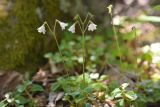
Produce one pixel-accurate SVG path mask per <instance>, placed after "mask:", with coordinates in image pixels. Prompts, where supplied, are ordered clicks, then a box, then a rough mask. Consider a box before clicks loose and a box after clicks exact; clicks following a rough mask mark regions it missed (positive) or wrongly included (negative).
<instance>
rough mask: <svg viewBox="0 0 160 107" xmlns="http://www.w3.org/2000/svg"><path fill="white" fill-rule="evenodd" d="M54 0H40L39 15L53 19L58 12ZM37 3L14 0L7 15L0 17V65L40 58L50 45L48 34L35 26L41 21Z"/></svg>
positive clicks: (15, 66)
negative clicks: (42, 32) (44, 34)
mask: <svg viewBox="0 0 160 107" xmlns="http://www.w3.org/2000/svg"><path fill="white" fill-rule="evenodd" d="M57 3H58V1H57V0H43V1H42V5H41V8H42V10H43V12H44V13H42V15H43V16H44V19H46V20H47V21H49V22H50V23H53V20H54V19H55V18H56V16H60V11H59V10H58V7H57V6H58V5H57ZM39 5H40V3H39V1H38V0H14V3H13V7H12V9H11V10H10V12H9V15H8V16H6V17H5V18H1V19H3V20H0V27H1V29H0V69H5V70H6V69H7V70H10V69H19V68H20V67H26V68H27V67H30V65H36V64H37V63H39V62H41V61H42V58H43V54H44V53H45V52H47V51H48V50H52V49H53V48H50V47H48V46H50V45H49V43H50V42H48V41H49V38H50V37H46V36H43V35H41V34H39V33H37V30H36V29H37V27H39V26H40V25H41V24H42V22H43V20H40V19H39V17H38V14H37V12H36V10H37V8H38V7H40V6H39ZM46 39H47V40H46ZM53 46H54V44H53ZM33 68H34V67H33ZM29 69H30V68H29Z"/></svg>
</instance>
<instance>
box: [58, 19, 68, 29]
mask: <svg viewBox="0 0 160 107" xmlns="http://www.w3.org/2000/svg"><path fill="white" fill-rule="evenodd" d="M58 22H59V24H60V26H61V28H62V30H64V29H65V28H66V27H67V26H68V23H64V22H61V21H58Z"/></svg>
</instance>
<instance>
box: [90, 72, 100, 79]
mask: <svg viewBox="0 0 160 107" xmlns="http://www.w3.org/2000/svg"><path fill="white" fill-rule="evenodd" d="M90 78H91V79H98V78H99V73H91V74H90Z"/></svg>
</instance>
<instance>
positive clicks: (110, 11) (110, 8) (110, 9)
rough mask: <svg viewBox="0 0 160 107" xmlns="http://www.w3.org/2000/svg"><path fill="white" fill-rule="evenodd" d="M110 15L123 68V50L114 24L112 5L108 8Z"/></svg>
mask: <svg viewBox="0 0 160 107" xmlns="http://www.w3.org/2000/svg"><path fill="white" fill-rule="evenodd" d="M107 8H108V13H109V15H110V17H111V23H112V28H113V33H114V36H115V40H116V45H117V48H118V52H119V58H120V63H121V66H122V54H121V49H120V45H119V42H118V36H117V32H116V28H115V26H114V24H113V16H112V8H113V6H112V5H109V6H108V7H107Z"/></svg>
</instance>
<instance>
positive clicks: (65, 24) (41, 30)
mask: <svg viewBox="0 0 160 107" xmlns="http://www.w3.org/2000/svg"><path fill="white" fill-rule="evenodd" d="M57 23H58V24H59V25H60V27H61V29H62V30H65V29H66V27H67V26H68V23H64V22H61V21H59V20H57V19H56V20H55V24H54V29H53V30H52V29H51V27H50V26H49V24H48V23H47V22H46V21H45V22H44V23H43V25H42V26H40V27H39V28H38V29H37V30H38V32H39V33H42V34H45V33H46V27H47V28H48V29H49V31H50V33H51V34H52V35H53V37H54V39H55V42H56V45H57V47H58V51H59V54H60V56H61V58H62V61H63V64H64V67H65V61H64V59H63V55H62V52H61V50H60V47H59V43H58V40H57V37H56V26H57ZM65 68H66V67H65ZM65 71H66V72H67V75H68V74H69V73H68V71H67V70H66V69H65Z"/></svg>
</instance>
